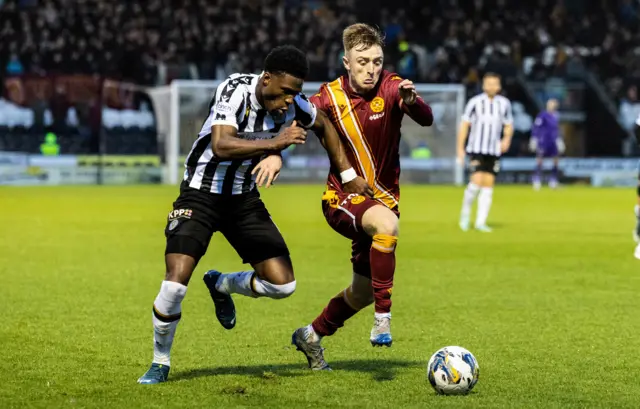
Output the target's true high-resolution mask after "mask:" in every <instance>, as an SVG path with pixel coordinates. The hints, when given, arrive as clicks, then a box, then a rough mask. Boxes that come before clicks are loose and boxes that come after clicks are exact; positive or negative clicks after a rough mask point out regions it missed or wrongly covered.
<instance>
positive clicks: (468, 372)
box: [427, 346, 480, 395]
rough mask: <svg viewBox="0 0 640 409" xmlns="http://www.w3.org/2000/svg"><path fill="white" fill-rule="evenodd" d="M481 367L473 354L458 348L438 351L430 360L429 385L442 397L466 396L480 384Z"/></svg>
mask: <svg viewBox="0 0 640 409" xmlns="http://www.w3.org/2000/svg"><path fill="white" fill-rule="evenodd" d="M479 375H480V367H479V366H478V361H476V358H475V357H474V356H473V354H472V353H471V352H469V351H467V350H466V349H464V348H462V347H458V346H448V347H444V348H442V349H439V350H438V351H436V353H435V354H433V355H432V356H431V359H429V364H428V365H427V376H428V377H429V383H430V384H431V386H433V389H435V390H436V392H438V393H439V394H441V395H465V394H467V393H469V392H470V391H471V389H473V387H474V386H475V385H476V383H477V382H478V376H479Z"/></svg>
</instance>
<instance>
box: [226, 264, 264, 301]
mask: <svg viewBox="0 0 640 409" xmlns="http://www.w3.org/2000/svg"><path fill="white" fill-rule="evenodd" d="M254 273H255V272H253V271H240V272H238V273H230V274H223V275H221V276H220V278H219V279H218V282H217V283H216V290H218V291H220V292H221V293H225V294H242V295H244V296H247V297H253V298H256V297H258V294H256V293H255V292H253V290H252V289H251V280H252V279H253V275H254Z"/></svg>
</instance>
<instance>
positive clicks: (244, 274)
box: [204, 257, 296, 329]
mask: <svg viewBox="0 0 640 409" xmlns="http://www.w3.org/2000/svg"><path fill="white" fill-rule="evenodd" d="M254 267H255V270H252V271H240V272H237V273H229V274H222V273H220V272H219V271H216V270H210V271H208V272H207V273H206V274H205V275H204V282H205V284H206V285H207V288H208V289H209V294H210V295H211V299H212V300H213V303H214V304H215V307H216V317H217V318H218V321H220V324H221V325H222V326H223V327H224V328H226V329H231V328H233V327H234V326H235V324H236V310H235V305H234V303H233V299H232V298H231V294H241V295H244V296H246V297H251V298H258V297H268V298H272V299H282V298H287V297H289V296H290V295H292V294H293V293H294V292H295V290H296V280H295V278H294V275H293V268H292V267H291V261H290V260H289V258H288V257H287V258H286V259H285V258H283V257H278V258H273V259H269V260H265V261H263V262H260V263H256V264H254Z"/></svg>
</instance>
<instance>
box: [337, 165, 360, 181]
mask: <svg viewBox="0 0 640 409" xmlns="http://www.w3.org/2000/svg"><path fill="white" fill-rule="evenodd" d="M357 177H358V174H357V173H356V171H355V170H354V169H353V168H349V169H347V170H345V171H344V172H340V178H341V179H342V184H345V183H349V182H351V181H352V180H353V179H355V178H357Z"/></svg>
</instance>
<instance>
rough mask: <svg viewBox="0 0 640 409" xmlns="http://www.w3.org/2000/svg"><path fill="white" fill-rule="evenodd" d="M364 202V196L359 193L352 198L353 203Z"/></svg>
mask: <svg viewBox="0 0 640 409" xmlns="http://www.w3.org/2000/svg"><path fill="white" fill-rule="evenodd" d="M362 202H364V196H360V195H357V196H354V197H353V198H352V199H351V204H354V205H357V204H360V203H362Z"/></svg>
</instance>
